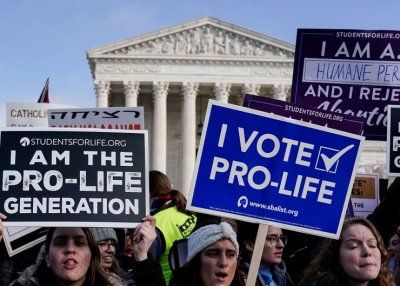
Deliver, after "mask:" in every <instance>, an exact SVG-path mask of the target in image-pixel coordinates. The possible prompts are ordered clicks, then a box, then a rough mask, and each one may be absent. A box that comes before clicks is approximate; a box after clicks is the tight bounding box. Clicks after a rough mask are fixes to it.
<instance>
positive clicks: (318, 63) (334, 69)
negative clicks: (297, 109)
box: [291, 29, 400, 141]
mask: <svg viewBox="0 0 400 286" xmlns="http://www.w3.org/2000/svg"><path fill="white" fill-rule="evenodd" d="M399 84H400V32H399V31H373V30H370V31H362V30H333V29H299V30H298V31H297V40H296V52H295V63H294V72H293V84H292V96H291V101H292V102H293V103H296V104H302V105H307V106H311V107H315V108H318V109H322V110H328V111H332V112H338V113H343V114H350V115H353V116H356V117H360V118H365V120H366V123H365V126H364V132H365V133H364V134H363V135H364V136H366V139H369V140H382V141H384V140H386V121H387V105H388V104H397V103H398V102H399V99H400V87H399Z"/></svg>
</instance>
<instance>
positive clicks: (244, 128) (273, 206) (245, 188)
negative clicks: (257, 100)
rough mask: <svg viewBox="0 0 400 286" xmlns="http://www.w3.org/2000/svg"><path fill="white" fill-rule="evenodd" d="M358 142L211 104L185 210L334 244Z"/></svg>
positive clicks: (313, 127) (359, 139) (285, 120)
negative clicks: (316, 237)
mask: <svg viewBox="0 0 400 286" xmlns="http://www.w3.org/2000/svg"><path fill="white" fill-rule="evenodd" d="M363 140H364V138H363V137H362V136H359V135H354V134H350V133H346V132H343V131H339V130H334V129H330V128H327V127H322V126H318V125H314V124H311V123H306V122H301V121H297V120H293V119H289V118H285V117H282V116H278V115H274V114H268V113H265V112H260V111H257V110H252V109H248V108H244V107H240V106H235V105H231V104H226V103H219V102H216V101H210V103H209V105H208V108H207V114H206V119H205V123H204V131H203V135H202V138H201V142H200V149H199V154H198V158H197V160H196V169H195V173H194V176H193V180H192V185H191V188H190V192H189V197H188V209H190V210H193V211H197V212H203V213H208V214H213V215H219V216H226V217H231V218H236V219H241V220H246V221H251V222H257V223H267V224H271V225H276V226H280V227H284V228H286V229H292V230H295V231H300V232H305V233H311V234H315V235H320V236H325V237H331V238H338V237H339V233H340V230H341V225H342V222H343V219H344V216H345V214H346V208H347V205H348V201H349V198H350V194H351V189H352V184H353V180H354V177H355V169H356V166H357V162H358V157H359V153H360V149H361V148H360V147H361V145H362V143H363Z"/></svg>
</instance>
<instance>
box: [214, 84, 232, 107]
mask: <svg viewBox="0 0 400 286" xmlns="http://www.w3.org/2000/svg"><path fill="white" fill-rule="evenodd" d="M230 91H231V84H230V83H223V82H219V83H215V86H214V93H215V98H216V99H217V100H218V101H222V102H228V98H229V93H230Z"/></svg>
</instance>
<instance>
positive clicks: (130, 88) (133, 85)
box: [123, 80, 140, 96]
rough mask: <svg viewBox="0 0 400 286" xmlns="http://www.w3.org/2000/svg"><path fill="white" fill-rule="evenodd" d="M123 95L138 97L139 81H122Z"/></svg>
mask: <svg viewBox="0 0 400 286" xmlns="http://www.w3.org/2000/svg"><path fill="white" fill-rule="evenodd" d="M123 84H124V94H125V95H126V96H129V95H131V96H132V95H136V96H137V95H138V94H139V91H140V81H130V80H129V81H124V83H123Z"/></svg>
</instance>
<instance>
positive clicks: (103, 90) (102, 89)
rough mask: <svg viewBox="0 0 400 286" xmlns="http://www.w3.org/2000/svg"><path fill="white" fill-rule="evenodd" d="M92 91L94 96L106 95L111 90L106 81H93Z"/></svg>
mask: <svg viewBox="0 0 400 286" xmlns="http://www.w3.org/2000/svg"><path fill="white" fill-rule="evenodd" d="M94 90H95V92H96V95H97V96H99V95H104V94H105V95H108V93H109V92H110V90H111V85H110V82H109V81H107V80H95V81H94Z"/></svg>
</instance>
